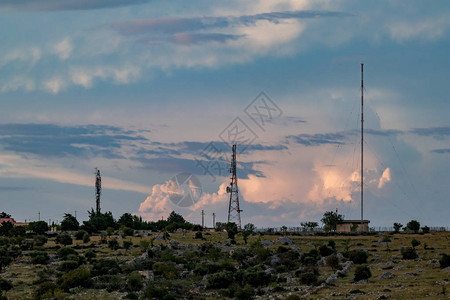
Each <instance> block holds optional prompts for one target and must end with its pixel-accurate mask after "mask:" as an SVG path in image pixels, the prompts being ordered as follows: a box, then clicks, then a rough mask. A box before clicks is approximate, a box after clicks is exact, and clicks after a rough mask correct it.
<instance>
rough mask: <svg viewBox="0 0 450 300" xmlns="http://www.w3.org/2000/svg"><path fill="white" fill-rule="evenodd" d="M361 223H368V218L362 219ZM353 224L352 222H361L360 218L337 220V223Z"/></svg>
mask: <svg viewBox="0 0 450 300" xmlns="http://www.w3.org/2000/svg"><path fill="white" fill-rule="evenodd" d="M362 222H363V223H370V221H369V220H363V221H362ZM346 223H347V224H349V223H350V224H353V223H361V220H342V221H341V222H339V223H338V224H346Z"/></svg>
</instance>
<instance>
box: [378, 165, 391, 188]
mask: <svg viewBox="0 0 450 300" xmlns="http://www.w3.org/2000/svg"><path fill="white" fill-rule="evenodd" d="M390 181H391V170H390V169H389V168H386V169H385V170H384V171H383V174H382V175H381V177H380V181H379V182H378V188H379V189H381V188H382V187H383V186H384V185H385V184H386V183H387V182H390Z"/></svg>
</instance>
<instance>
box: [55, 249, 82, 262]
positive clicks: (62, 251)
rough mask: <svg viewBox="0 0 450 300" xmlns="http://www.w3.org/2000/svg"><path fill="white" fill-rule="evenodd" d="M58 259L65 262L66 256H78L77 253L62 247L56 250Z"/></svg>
mask: <svg viewBox="0 0 450 300" xmlns="http://www.w3.org/2000/svg"><path fill="white" fill-rule="evenodd" d="M57 254H58V257H59V259H61V260H67V256H69V255H75V256H78V252H77V251H76V250H75V249H73V248H70V247H64V248H61V249H59V250H58V252H57Z"/></svg>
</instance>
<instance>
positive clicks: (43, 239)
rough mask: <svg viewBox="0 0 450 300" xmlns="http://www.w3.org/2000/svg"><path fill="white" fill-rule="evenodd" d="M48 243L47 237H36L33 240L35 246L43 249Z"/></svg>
mask: <svg viewBox="0 0 450 300" xmlns="http://www.w3.org/2000/svg"><path fill="white" fill-rule="evenodd" d="M47 241H48V238H47V237H46V236H45V235H36V236H35V237H34V238H33V245H34V246H38V247H42V246H44V245H45V243H47Z"/></svg>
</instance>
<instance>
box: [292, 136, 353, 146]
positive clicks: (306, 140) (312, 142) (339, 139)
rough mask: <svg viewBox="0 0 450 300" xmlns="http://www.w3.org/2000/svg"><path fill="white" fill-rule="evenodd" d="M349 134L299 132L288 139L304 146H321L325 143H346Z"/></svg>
mask: <svg viewBox="0 0 450 300" xmlns="http://www.w3.org/2000/svg"><path fill="white" fill-rule="evenodd" d="M346 138H347V134H345V133H316V134H306V133H302V134H298V135H289V136H287V137H286V139H287V140H288V141H293V142H294V143H297V144H301V145H304V146H319V145H323V144H336V145H342V144H345V140H346Z"/></svg>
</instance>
